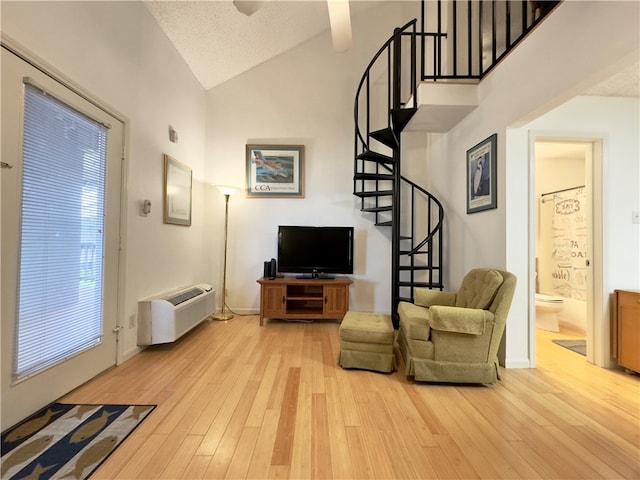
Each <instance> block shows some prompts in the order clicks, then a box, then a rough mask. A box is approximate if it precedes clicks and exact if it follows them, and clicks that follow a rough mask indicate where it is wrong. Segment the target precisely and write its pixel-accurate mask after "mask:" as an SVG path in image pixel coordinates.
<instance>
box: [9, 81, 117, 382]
mask: <svg viewBox="0 0 640 480" xmlns="http://www.w3.org/2000/svg"><path fill="white" fill-rule="evenodd" d="M106 141H107V128H106V127H105V126H104V125H103V124H101V123H99V122H96V121H95V120H93V119H91V118H89V117H87V116H85V115H83V114H82V113H80V112H78V111H77V110H75V109H73V108H71V107H69V106H67V105H65V104H64V103H62V102H61V101H59V100H57V99H56V98H54V97H52V96H50V95H48V94H47V93H45V92H43V91H42V90H41V89H39V88H38V87H36V86H34V85H31V84H29V83H27V84H25V106H24V138H23V162H22V165H23V178H22V206H21V209H22V210H21V229H20V230H21V231H20V259H19V262H20V263H19V278H18V289H17V292H18V309H17V317H18V318H17V328H16V332H17V334H16V341H17V345H16V360H15V365H14V378H16V379H18V380H19V379H22V378H26V377H28V376H30V375H33V374H35V373H37V372H39V371H41V370H43V369H46V368H48V367H50V366H52V365H55V364H56V363H58V362H61V361H63V360H65V359H66V358H69V357H71V356H73V355H76V354H78V353H80V352H82V351H84V350H85V349H88V348H91V347H92V346H94V345H97V344H99V343H100V342H101V338H102V335H103V331H102V330H103V327H102V311H103V308H102V292H103V288H102V258H103V229H104V195H105V167H106Z"/></svg>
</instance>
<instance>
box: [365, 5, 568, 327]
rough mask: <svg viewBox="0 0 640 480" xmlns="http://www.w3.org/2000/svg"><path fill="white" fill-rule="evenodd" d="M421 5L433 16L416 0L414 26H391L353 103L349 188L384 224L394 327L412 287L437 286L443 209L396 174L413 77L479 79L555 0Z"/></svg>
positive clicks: (410, 111)
mask: <svg viewBox="0 0 640 480" xmlns="http://www.w3.org/2000/svg"><path fill="white" fill-rule="evenodd" d="M428 3H431V8H432V10H431V11H432V13H433V12H435V14H434V15H433V16H434V17H435V18H434V20H433V21H431V20H430V19H429V18H426V15H425V12H426V9H425V2H424V0H423V1H422V2H421V5H422V15H421V27H420V29H421V31H419V32H418V31H417V20H415V19H414V20H412V21H410V22H409V23H407V24H406V25H404V26H402V27H400V28H397V29H395V31H394V33H393V35H392V36H391V38H389V40H387V41H386V42H385V44H384V45H383V46H382V47H381V48H380V49H379V50H378V52H377V53H376V55H375V56H374V57H373V59H372V60H371V62H370V63H369V65H368V66H367V68H366V69H365V72H364V74H363V76H362V79H361V80H360V83H359V85H358V88H357V91H356V98H355V106H354V119H355V152H354V157H355V160H354V177H353V193H354V195H356V196H357V197H359V198H360V210H361V211H362V212H366V213H369V214H372V215H373V218H374V220H375V224H376V225H377V226H381V227H390V228H391V274H392V281H391V287H392V292H391V298H392V304H391V312H392V314H393V315H392V316H393V318H394V326H395V327H396V328H397V327H398V325H397V319H396V314H395V312H396V310H397V306H398V303H399V302H400V301H401V300H408V301H413V295H414V287H427V288H432V289H440V290H442V289H443V287H444V285H443V281H442V268H443V265H442V260H443V255H442V251H443V247H444V244H443V222H444V209H443V207H442V204H441V203H440V201H438V199H437V198H435V197H434V196H433V195H432V194H431V193H429V192H428V191H427V190H426V189H425V188H423V187H421V186H420V185H418V184H416V183H414V182H413V181H411V180H409V179H408V178H406V177H405V176H403V175H402V174H401V151H402V145H401V133H402V131H403V130H404V129H405V127H406V126H407V124H408V123H409V122H410V121H411V119H412V117H413V116H414V115H415V114H416V112H417V109H418V105H417V101H416V98H417V95H416V93H417V87H418V84H419V82H421V81H425V80H429V81H432V82H434V81H438V80H443V81H451V80H463V81H465V82H469V81H475V82H478V81H480V80H481V79H482V78H483V77H484V75H486V74H487V73H488V72H489V71H491V69H492V68H493V67H494V66H495V65H497V64H498V62H499V61H500V60H501V59H502V58H504V57H505V56H506V55H507V54H508V53H509V51H510V50H511V49H512V48H513V47H515V46H516V44H517V43H518V42H520V41H521V40H522V39H523V38H524V37H525V36H526V34H527V33H528V32H529V31H530V30H531V29H532V28H534V27H535V26H536V25H537V24H538V23H539V22H540V21H541V20H542V19H543V18H544V17H545V16H546V15H547V14H548V13H549V12H550V11H551V10H552V9H553V7H555V5H557V4H558V3H559V2H557V1H550V2H535V1H531V0H525V1H520V0H507V1H503V2H494V1H488V0H480V1H478V2H469V1H466V2H465V1H456V0H451V1H449V2H441V1H438V2H437V3H435V4H434V2H428ZM445 4H446V7H444V5H445ZM434 5H435V10H434ZM443 8H447V9H448V11H447V15H444V11H443ZM425 26H428V27H429V29H432V30H433V32H427V31H426V30H427V28H425ZM443 26H448V27H449V28H450V29H451V33H450V34H449V33H447V32H446V30H447V29H446V28H444V27H443ZM418 40H420V41H419V42H418ZM445 42H449V43H448V45H446V46H445V45H444V43H445ZM445 57H446V61H445ZM418 59H420V74H419V75H418V68H417V66H418V65H417V64H418ZM427 70H428V71H427ZM403 99H408V100H406V101H403Z"/></svg>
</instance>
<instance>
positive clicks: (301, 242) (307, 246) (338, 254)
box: [278, 225, 353, 278]
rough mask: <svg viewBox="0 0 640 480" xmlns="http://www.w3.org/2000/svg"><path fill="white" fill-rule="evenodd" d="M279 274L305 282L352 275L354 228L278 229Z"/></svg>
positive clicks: (299, 227)
mask: <svg viewBox="0 0 640 480" xmlns="http://www.w3.org/2000/svg"><path fill="white" fill-rule="evenodd" d="M278 271H279V272H280V273H297V274H301V275H302V277H304V278H331V275H332V274H350V273H353V227H305V226H293V225H280V226H279V227H278Z"/></svg>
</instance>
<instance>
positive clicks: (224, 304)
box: [212, 188, 233, 320]
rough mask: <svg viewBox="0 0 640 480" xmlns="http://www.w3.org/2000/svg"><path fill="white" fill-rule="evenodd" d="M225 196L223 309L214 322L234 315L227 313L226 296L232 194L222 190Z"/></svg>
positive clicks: (214, 317) (214, 316)
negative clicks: (228, 234) (230, 199)
mask: <svg viewBox="0 0 640 480" xmlns="http://www.w3.org/2000/svg"><path fill="white" fill-rule="evenodd" d="M220 190H221V192H222V193H223V195H224V259H223V264H222V307H221V309H220V313H218V314H216V315H213V317H212V318H213V319H214V320H231V319H232V318H233V314H232V313H227V312H226V311H225V309H226V295H227V231H228V229H229V197H230V196H231V192H230V191H228V190H223V188H220Z"/></svg>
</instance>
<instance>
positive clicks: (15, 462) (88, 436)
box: [0, 403, 155, 480]
mask: <svg viewBox="0 0 640 480" xmlns="http://www.w3.org/2000/svg"><path fill="white" fill-rule="evenodd" d="M154 408H155V405H76V404H73V405H72V404H64V403H53V404H51V405H49V406H48V407H45V408H43V409H42V410H40V411H39V412H37V413H35V414H33V415H32V416H31V417H29V418H27V419H26V420H24V421H22V422H20V423H19V424H18V425H16V426H14V427H12V428H10V429H9V430H7V431H5V432H2V440H1V442H2V443H1V447H2V450H1V451H2V462H1V463H2V467H0V468H1V478H2V480H18V479H43V480H44V479H62V478H70V479H76V480H83V479H86V478H88V477H89V476H90V475H91V474H92V473H93V472H94V471H95V470H96V469H97V468H98V467H99V466H100V465H101V464H102V462H104V461H105V460H106V459H107V457H108V456H109V455H110V454H111V453H113V451H114V450H115V449H116V448H117V447H118V446H119V445H120V444H121V443H122V441H123V440H124V439H125V438H127V437H128V436H129V435H130V434H131V432H133V430H135V428H136V427H137V426H138V425H140V423H141V422H142V421H143V420H144V419H145V418H147V416H148V415H149V414H150V413H151V411H152V410H153V409H154Z"/></svg>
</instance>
